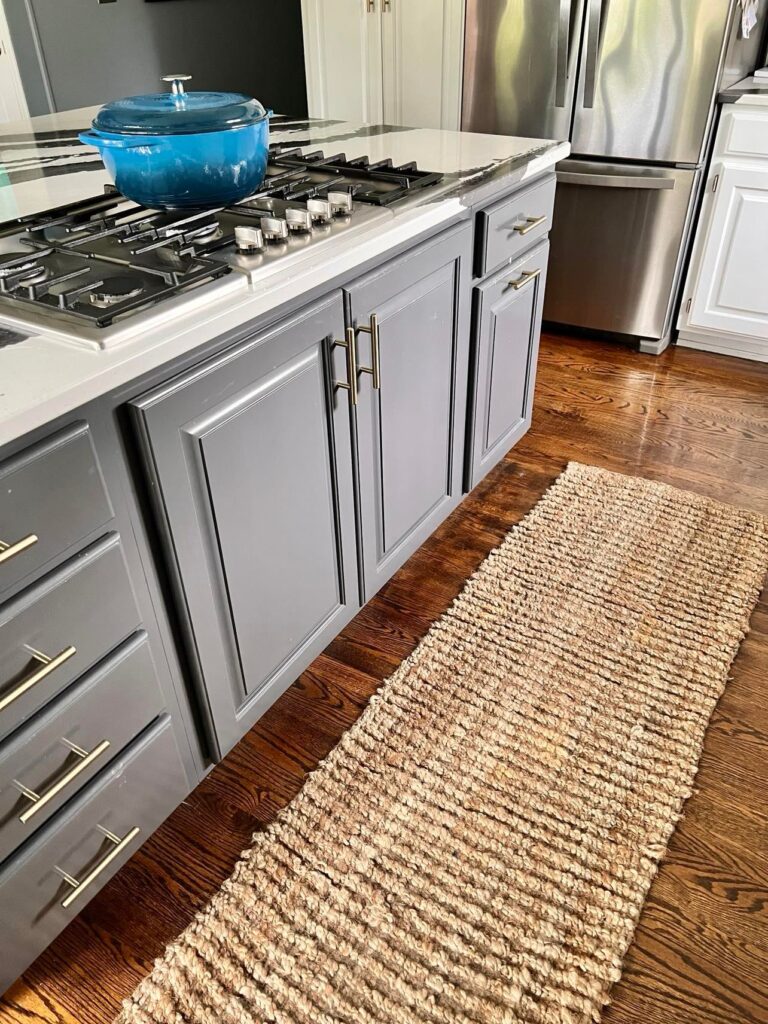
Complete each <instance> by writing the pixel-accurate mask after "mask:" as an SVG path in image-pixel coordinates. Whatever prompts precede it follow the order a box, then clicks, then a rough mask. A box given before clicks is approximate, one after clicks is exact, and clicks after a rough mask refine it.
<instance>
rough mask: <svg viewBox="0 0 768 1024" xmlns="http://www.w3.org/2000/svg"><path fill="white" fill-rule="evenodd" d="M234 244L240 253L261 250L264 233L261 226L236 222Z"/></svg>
mask: <svg viewBox="0 0 768 1024" xmlns="http://www.w3.org/2000/svg"><path fill="white" fill-rule="evenodd" d="M235 246H236V247H237V251H238V252H242V253H254V252H261V250H262V249H263V248H264V235H263V234H262V231H261V228H252V227H250V225H248V224H238V225H237V226H236V227H235Z"/></svg>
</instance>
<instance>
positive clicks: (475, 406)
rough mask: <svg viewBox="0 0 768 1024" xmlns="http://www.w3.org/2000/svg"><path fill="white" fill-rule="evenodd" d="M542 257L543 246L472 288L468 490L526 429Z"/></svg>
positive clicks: (540, 299) (533, 377)
mask: <svg viewBox="0 0 768 1024" xmlns="http://www.w3.org/2000/svg"><path fill="white" fill-rule="evenodd" d="M548 253H549V243H548V242H544V243H543V244H542V245H539V246H537V247H536V248H535V249H534V250H533V251H532V252H530V253H529V254H528V255H527V256H524V257H523V258H522V259H520V260H518V261H517V262H516V263H514V264H513V265H512V266H510V267H505V268H504V270H501V271H499V273H498V274H495V275H494V276H493V277H491V278H489V279H488V280H487V281H486V282H485V283H484V284H482V285H480V286H479V287H478V288H476V289H475V309H474V336H473V349H472V374H471V385H470V414H469V430H470V436H469V439H468V444H467V455H468V458H467V488H468V489H471V488H472V487H474V486H475V484H477V483H478V482H479V481H480V480H482V478H483V477H484V476H485V475H486V473H488V472H489V471H490V470H491V469H492V468H493V467H494V466H495V465H496V463H497V462H499V461H500V460H501V459H502V458H503V457H504V456H505V455H506V453H507V452H508V451H509V449H510V448H511V447H512V445H514V444H515V443H516V442H517V441H519V439H520V438H521V437H522V436H523V434H524V433H525V432H526V431H527V430H528V428H529V427H530V425H531V413H532V410H533V390H534V385H535V383H536V360H537V358H538V354H539V338H540V335H541V314H542V308H543V303H544V287H545V284H546V276H547V255H548Z"/></svg>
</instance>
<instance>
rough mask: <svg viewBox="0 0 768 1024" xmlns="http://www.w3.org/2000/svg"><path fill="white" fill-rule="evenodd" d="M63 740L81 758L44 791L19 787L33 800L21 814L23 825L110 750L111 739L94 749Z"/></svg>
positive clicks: (20, 819) (20, 818)
mask: <svg viewBox="0 0 768 1024" xmlns="http://www.w3.org/2000/svg"><path fill="white" fill-rule="evenodd" d="M61 742H62V743H63V744H64V745H65V746H67V747H69V749H70V750H71V751H73V753H75V754H77V756H78V757H79V758H80V760H79V761H78V762H77V764H74V765H72V767H71V768H70V769H69V771H68V772H66V774H64V775H62V777H61V778H60V779H59V780H58V781H57V782H54V784H53V785H52V786H51V787H50V788H49V789H46V791H45V792H44V793H35V792H34V790H31V789H27V788H26V786H20V787H19V788H20V789H21V791H22V793H23V794H24V796H26V797H27V799H29V800H31V801H32V806H31V807H28V808H27V809H26V811H24V812H23V813H22V814H20V815H19V821H20V822H21V823H22V825H26V824H27V822H28V821H31V820H32V818H34V816H35V815H36V814H38V813H39V812H40V811H41V810H42V809H43V807H45V805H46V804H47V803H49V802H50V801H51V800H53V798H54V797H55V796H58V795H59V793H61V792H62V791H63V790H65V789H66V788H67V786H69V785H70V784H71V783H72V782H74V781H75V779H76V778H77V777H78V775H82V773H83V772H84V771H85V770H86V769H87V768H90V766H91V765H92V764H93V762H94V761H96V760H98V759H99V758H100V757H101V755H102V754H103V753H104V752H105V751H106V750H109V746H110V744H109V740H102V741H101V743H99V744H98V745H97V746H95V747H94V748H93V750H83V748H82V747H78V746H77V744H76V743H70V741H69V740H66V739H64V740H62V741H61Z"/></svg>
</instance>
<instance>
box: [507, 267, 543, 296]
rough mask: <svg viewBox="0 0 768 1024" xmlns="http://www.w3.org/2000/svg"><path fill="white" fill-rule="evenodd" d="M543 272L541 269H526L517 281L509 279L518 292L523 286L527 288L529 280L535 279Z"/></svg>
mask: <svg viewBox="0 0 768 1024" xmlns="http://www.w3.org/2000/svg"><path fill="white" fill-rule="evenodd" d="M540 273H541V270H524V271H523V273H522V275H521V276H520V277H518V279H517V280H516V281H509V282H508V283H509V284H511V285H512V287H513V288H514V289H515V291H516V292H519V291H520V289H521V288H525V286H526V285H527V284H528V282H529V281H535V280H536V278H537V277H538V276H539V274H540Z"/></svg>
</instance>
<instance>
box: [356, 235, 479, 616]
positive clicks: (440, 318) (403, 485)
mask: <svg viewBox="0 0 768 1024" xmlns="http://www.w3.org/2000/svg"><path fill="white" fill-rule="evenodd" d="M471 237H472V233H471V227H470V226H469V225H465V226H462V227H459V228H456V229H452V230H450V231H448V232H446V233H444V234H442V235H439V236H438V237H437V239H435V240H433V241H430V242H428V243H427V244H425V245H422V246H418V247H417V248H415V249H413V250H412V251H410V252H408V253H406V254H405V255H403V256H401V257H399V258H397V259H395V260H392V261H391V262H390V263H387V264H385V265H384V267H382V268H381V269H378V270H376V271H374V272H373V273H371V274H369V275H367V276H366V277H364V278H362V279H361V280H360V281H358V282H356V283H355V284H354V285H352V286H351V287H350V288H348V289H347V302H348V315H349V318H350V322H351V325H352V326H353V327H355V328H356V336H357V337H356V349H357V359H358V365H359V366H360V367H363V368H364V367H368V368H372V367H373V364H374V361H375V360H376V358H377V356H378V363H379V368H380V372H379V375H378V376H379V378H380V379H379V380H376V378H375V377H374V376H373V374H371V373H366V372H365V370H364V369H361V370H360V372H359V401H358V405H357V416H356V424H357V448H358V458H357V466H358V485H359V501H360V536H361V558H360V560H361V572H362V592H363V599H364V600H366V601H367V600H368V599H369V598H370V597H371V596H372V595H373V594H375V593H376V591H377V590H378V589H379V587H381V586H382V584H383V583H384V582H385V581H386V580H387V579H389V577H390V576H391V575H392V574H393V573H394V572H395V570H396V569H398V568H399V567H400V566H401V565H402V564H403V562H404V561H405V560H406V559H407V558H408V556H409V555H410V554H411V553H412V552H413V551H415V550H416V548H417V547H418V546H419V545H420V544H422V543H423V541H424V540H426V538H427V537H428V536H429V535H430V534H431V533H432V532H433V531H434V529H435V527H436V526H437V525H438V523H440V522H441V521H442V520H443V519H444V518H445V517H446V516H447V515H448V513H449V512H450V511H451V510H452V509H453V508H454V507H455V506H456V505H457V504H458V502H459V500H460V499H461V494H462V466H463V450H464V427H465V418H466V399H467V388H466V375H467V362H468V341H469V311H468V309H467V308H466V307H467V303H466V302H465V301H463V300H462V295H465V296H466V295H468V293H469V291H468V290H469V283H468V282H469V273H470V271H471ZM371 317H375V322H376V324H377V334H378V353H376V352H375V351H374V349H375V347H376V346H375V343H374V341H375V339H374V337H373V336H372V335H371V334H370V333H365V328H370V324H371ZM361 328H362V329H363V330H362V331H361ZM376 384H378V385H379V386H378V387H376V386H375V385H376Z"/></svg>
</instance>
